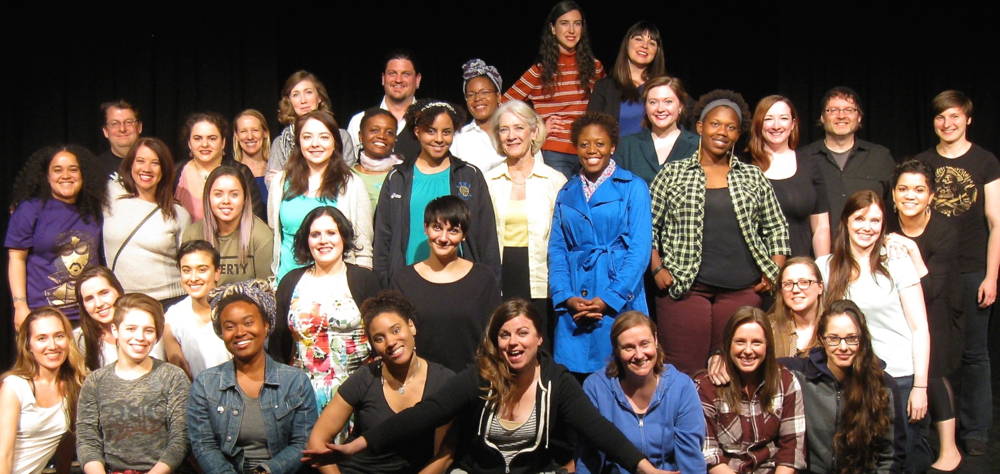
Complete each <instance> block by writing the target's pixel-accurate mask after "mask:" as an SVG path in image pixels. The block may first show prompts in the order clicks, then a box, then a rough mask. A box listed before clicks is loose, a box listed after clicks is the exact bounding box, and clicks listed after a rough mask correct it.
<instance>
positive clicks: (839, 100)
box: [819, 97, 861, 137]
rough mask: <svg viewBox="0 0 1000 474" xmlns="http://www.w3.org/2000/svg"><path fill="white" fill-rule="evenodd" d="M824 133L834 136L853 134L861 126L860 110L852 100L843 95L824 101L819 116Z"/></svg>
mask: <svg viewBox="0 0 1000 474" xmlns="http://www.w3.org/2000/svg"><path fill="white" fill-rule="evenodd" d="M819 120H820V122H823V129H824V130H826V134H827V135H830V136H834V137H847V136H851V135H854V132H856V131H858V128H860V127H861V112H860V111H859V110H858V106H857V104H855V103H854V101H853V100H849V99H847V98H844V97H831V98H830V100H828V101H827V102H826V108H825V109H823V115H822V116H821V117H820V119H819Z"/></svg>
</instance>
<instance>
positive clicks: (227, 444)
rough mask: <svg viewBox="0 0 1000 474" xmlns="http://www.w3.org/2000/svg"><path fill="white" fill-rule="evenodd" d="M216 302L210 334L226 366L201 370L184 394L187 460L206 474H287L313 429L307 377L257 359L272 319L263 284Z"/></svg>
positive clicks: (243, 285) (233, 290)
mask: <svg viewBox="0 0 1000 474" xmlns="http://www.w3.org/2000/svg"><path fill="white" fill-rule="evenodd" d="M218 297H219V299H218V300H215V302H216V304H215V310H214V311H213V312H212V329H213V330H214V333H215V335H216V336H217V337H219V338H221V339H222V340H223V341H224V342H225V346H226V350H228V351H229V353H231V354H232V358H233V362H232V363H228V362H226V363H223V364H220V365H217V366H215V367H211V368H209V369H208V370H205V371H204V372H202V373H201V374H200V375H198V377H197V378H195V380H194V384H193V385H192V386H191V398H190V402H189V404H188V407H187V415H188V416H187V421H188V434H189V435H190V437H191V450H192V451H193V453H194V457H195V458H196V459H197V460H198V465H199V466H201V468H202V470H204V471H205V472H209V473H215V472H228V473H234V474H235V473H238V472H239V473H251V474H260V473H269V474H294V473H296V472H298V471H299V469H300V468H301V467H302V462H301V461H300V460H299V458H301V457H302V450H303V449H305V447H306V441H307V440H308V439H309V431H310V430H311V429H312V426H313V424H314V423H315V422H316V400H315V395H314V394H313V390H312V386H311V385H310V384H309V377H308V376H307V375H306V374H305V373H304V372H302V371H301V370H299V369H296V368H293V367H289V366H287V365H284V364H279V363H277V362H275V361H274V360H273V359H271V358H270V357H269V356H268V355H267V353H266V352H265V351H264V342H265V341H266V340H267V334H268V333H269V332H270V330H271V328H272V327H274V311H275V309H274V306H275V305H274V296H273V295H272V294H271V292H270V288H269V286H268V285H267V283H266V282H264V281H263V280H254V281H249V282H240V283H237V284H235V285H233V286H232V287H229V288H227V289H226V291H225V292H224V293H223V294H220V295H218ZM218 407H227V408H230V410H226V409H223V410H219V409H218ZM272 407H273V408H272Z"/></svg>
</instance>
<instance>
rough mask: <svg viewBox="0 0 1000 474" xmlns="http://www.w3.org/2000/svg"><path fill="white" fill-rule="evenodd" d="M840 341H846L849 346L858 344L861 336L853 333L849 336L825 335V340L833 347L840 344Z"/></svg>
mask: <svg viewBox="0 0 1000 474" xmlns="http://www.w3.org/2000/svg"><path fill="white" fill-rule="evenodd" d="M840 341H844V342H846V343H847V345H848V346H856V345H858V343H860V342H861V336H858V335H857V334H852V335H850V336H847V337H840V336H834V335H832V334H831V335H829V336H823V342H825V343H826V345H828V346H831V347H836V346H839V345H840Z"/></svg>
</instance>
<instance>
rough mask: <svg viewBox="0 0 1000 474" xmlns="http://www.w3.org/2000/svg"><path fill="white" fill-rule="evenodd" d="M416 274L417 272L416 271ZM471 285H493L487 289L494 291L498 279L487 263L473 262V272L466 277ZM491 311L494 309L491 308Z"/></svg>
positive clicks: (470, 271)
mask: <svg viewBox="0 0 1000 474" xmlns="http://www.w3.org/2000/svg"><path fill="white" fill-rule="evenodd" d="M414 273H416V270H414ZM465 279H468V280H469V282H470V283H475V284H476V285H479V284H482V285H487V284H488V285H492V286H489V287H487V288H488V289H494V287H496V286H497V277H496V274H495V273H494V272H493V269H492V268H490V266H489V265H487V264H485V263H479V262H472V270H469V274H468V275H466V276H465ZM490 309H491V310H492V309H493V308H490Z"/></svg>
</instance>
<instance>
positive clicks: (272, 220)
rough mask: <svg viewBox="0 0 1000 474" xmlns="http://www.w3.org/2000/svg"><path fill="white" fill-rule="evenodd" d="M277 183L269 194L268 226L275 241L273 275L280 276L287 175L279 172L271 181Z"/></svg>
mask: <svg viewBox="0 0 1000 474" xmlns="http://www.w3.org/2000/svg"><path fill="white" fill-rule="evenodd" d="M275 183H277V185H278V186H277V187H276V188H275V187H274V186H272V187H271V190H270V191H268V193H267V225H268V226H270V227H271V229H272V230H273V231H274V239H273V240H272V242H271V244H272V248H271V274H272V275H277V274H278V264H279V263H280V262H281V218H280V216H279V215H278V211H279V209H281V199H282V197H283V196H284V191H285V173H284V172H283V171H278V174H276V175H274V179H272V180H271V184H275Z"/></svg>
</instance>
